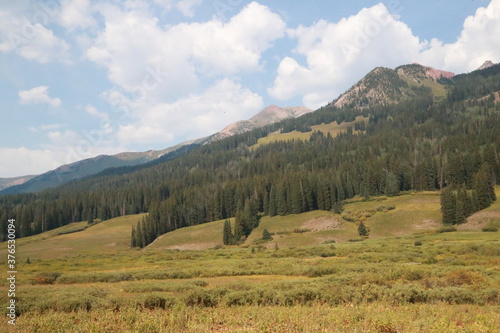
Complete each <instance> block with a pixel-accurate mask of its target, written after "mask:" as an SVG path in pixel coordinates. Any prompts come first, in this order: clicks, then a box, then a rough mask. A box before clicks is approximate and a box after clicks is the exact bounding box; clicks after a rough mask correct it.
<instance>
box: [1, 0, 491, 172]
mask: <svg viewBox="0 0 500 333" xmlns="http://www.w3.org/2000/svg"><path fill="white" fill-rule="evenodd" d="M499 36H500V0H443V1H435V0H432V1H430V0H388V1H369V0H355V1H341V0H316V1H299V0H274V1H271V0H261V1H245V0H126V1H120V0H102V1H97V0H96V1H93V0H63V1H56V0H38V1H35V0H18V1H7V0H0V177H14V176H23V175H32V174H40V173H43V172H46V171H48V170H51V169H54V168H56V167H58V166H60V165H62V164H68V163H72V162H75V161H78V160H82V159H85V158H90V157H94V156H97V155H100V154H116V153H119V152H123V151H146V150H149V149H155V150H160V149H164V148H167V147H170V146H173V145H175V144H177V143H180V142H183V141H186V140H189V139H195V138H200V137H204V136H207V135H210V134H213V133H216V132H218V131H220V130H221V129H222V128H224V127H225V126H226V125H228V124H230V123H232V122H235V121H238V120H242V119H248V118H250V117H252V116H253V115H255V114H256V113H258V112H259V111H260V110H262V109H263V108H265V107H266V106H268V105H271V104H276V105H279V106H300V105H305V106H307V107H309V108H311V109H316V108H318V107H321V106H323V105H326V104H327V103H329V102H330V101H332V100H333V99H335V98H337V97H338V96H339V95H340V94H341V93H343V92H344V91H346V90H347V89H348V88H349V87H351V86H352V85H353V84H355V83H356V82H357V81H358V80H359V79H361V78H362V77H363V76H364V75H365V74H366V73H368V72H369V71H370V70H372V69H373V68H375V67H378V66H384V67H389V68H395V67H397V66H399V65H403V64H409V63H414V62H418V63H421V64H424V65H427V66H432V67H434V68H438V69H441V70H447V71H452V72H454V73H465V72H470V71H472V70H474V69H477V68H478V67H479V66H480V65H481V64H482V63H483V62H484V61H486V60H491V61H493V62H495V63H498V62H500V59H499V58H500V37H499Z"/></svg>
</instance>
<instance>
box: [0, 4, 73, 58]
mask: <svg viewBox="0 0 500 333" xmlns="http://www.w3.org/2000/svg"><path fill="white" fill-rule="evenodd" d="M37 14H40V15H38V16H37ZM39 16H40V17H39ZM33 19H39V20H41V21H44V22H48V21H49V16H47V14H45V13H43V12H40V13H35V14H34V15H33ZM69 49H70V47H69V45H68V43H66V42H65V41H64V40H62V39H61V38H59V37H57V36H56V35H55V34H54V32H53V31H52V30H50V29H47V28H46V27H45V26H44V25H42V24H41V23H33V22H31V21H30V20H28V19H27V18H26V17H23V16H21V15H16V14H13V13H10V12H8V11H1V10H0V51H3V52H12V51H13V52H16V53H17V54H19V55H20V56H22V57H23V58H26V59H28V60H33V61H36V62H39V63H42V64H43V63H48V62H52V61H59V62H68V61H69Z"/></svg>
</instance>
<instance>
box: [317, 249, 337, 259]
mask: <svg viewBox="0 0 500 333" xmlns="http://www.w3.org/2000/svg"><path fill="white" fill-rule="evenodd" d="M319 256H320V257H322V258H329V257H335V252H333V251H329V252H322V253H320V255H319Z"/></svg>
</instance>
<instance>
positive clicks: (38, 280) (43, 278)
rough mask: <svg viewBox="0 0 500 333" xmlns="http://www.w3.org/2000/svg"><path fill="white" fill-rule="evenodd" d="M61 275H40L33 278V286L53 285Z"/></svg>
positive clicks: (53, 273) (54, 273)
mask: <svg viewBox="0 0 500 333" xmlns="http://www.w3.org/2000/svg"><path fill="white" fill-rule="evenodd" d="M59 276H61V273H56V272H51V273H39V274H38V275H36V276H35V277H34V278H33V284H53V283H54V282H56V280H57V278H58V277H59Z"/></svg>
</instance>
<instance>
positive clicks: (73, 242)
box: [2, 186, 500, 260]
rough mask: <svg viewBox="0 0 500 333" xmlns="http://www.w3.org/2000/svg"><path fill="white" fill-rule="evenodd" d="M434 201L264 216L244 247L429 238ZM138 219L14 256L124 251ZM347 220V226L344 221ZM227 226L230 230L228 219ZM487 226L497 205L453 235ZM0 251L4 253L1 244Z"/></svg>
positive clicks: (175, 245) (377, 201)
mask: <svg viewBox="0 0 500 333" xmlns="http://www.w3.org/2000/svg"><path fill="white" fill-rule="evenodd" d="M496 193H497V196H498V197H499V198H500V186H497V187H496ZM439 200H440V199H439V193H438V192H426V193H416V194H406V195H401V196H397V197H391V198H387V197H378V198H373V199H370V200H368V201H363V200H362V199H361V198H356V199H353V200H350V201H349V202H348V203H346V204H345V205H344V212H343V214H342V215H339V214H334V213H332V212H327V211H313V212H308V213H303V214H297V215H287V216H274V217H269V216H264V217H263V218H262V219H261V221H260V224H259V226H258V227H257V228H256V229H255V230H254V231H253V232H252V233H251V234H250V236H249V237H248V239H247V240H246V242H245V243H244V246H250V247H255V246H264V247H267V248H274V247H275V246H276V244H277V246H278V247H280V248H281V247H298V246H309V245H320V244H326V243H332V242H347V241H349V240H353V239H358V238H359V235H358V229H357V228H358V225H357V223H358V221H359V220H361V221H363V223H364V224H365V225H366V226H367V227H368V229H369V231H370V234H369V239H381V238H387V237H401V236H411V235H419V234H424V233H433V232H435V231H437V230H439V229H440V228H441V226H442V225H441V213H440V201H439ZM392 208H393V209H392ZM140 217H141V215H130V216H123V217H118V218H114V219H111V220H108V221H103V222H101V223H99V224H96V225H93V226H90V227H88V225H87V222H78V223H71V224H69V225H67V226H64V227H61V228H57V229H54V230H51V231H48V232H45V233H43V234H40V235H36V236H31V237H27V238H22V239H19V240H18V241H17V245H18V256H19V257H20V258H21V260H25V259H26V258H27V257H30V258H31V259H33V258H35V259H36V258H59V257H64V256H76V255H79V254H85V253H89V254H90V253H113V252H116V251H120V250H125V249H128V248H129V245H130V232H131V227H132V225H135V224H136V223H137V221H138V220H139V219H140ZM344 217H345V218H344ZM346 218H347V219H346ZM349 218H352V221H348V219H349ZM231 221H232V223H233V227H234V219H231ZM223 224H224V221H223V220H221V221H215V222H210V223H205V224H200V225H196V226H192V227H187V228H181V229H177V230H175V231H172V232H169V233H166V234H164V235H162V236H160V237H159V238H158V239H156V240H155V241H154V242H153V243H152V244H150V245H149V246H148V247H147V250H207V249H212V248H214V247H216V246H220V245H222V229H223ZM490 226H491V227H497V228H499V227H500V200H497V201H496V202H495V203H493V205H492V206H491V207H489V208H488V209H485V210H483V211H480V212H477V213H476V214H474V215H473V216H471V217H470V218H469V219H468V222H467V223H464V224H462V225H459V226H457V229H458V230H463V231H468V230H472V231H481V229H482V228H484V227H490ZM264 229H267V230H268V231H269V232H270V233H271V234H272V237H273V239H272V240H270V241H267V242H262V241H261V238H262V233H263V231H264ZM2 248H3V249H4V248H5V243H4V244H2Z"/></svg>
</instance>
